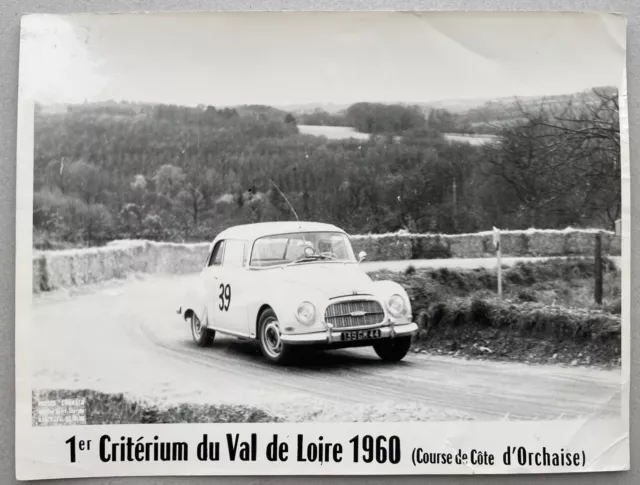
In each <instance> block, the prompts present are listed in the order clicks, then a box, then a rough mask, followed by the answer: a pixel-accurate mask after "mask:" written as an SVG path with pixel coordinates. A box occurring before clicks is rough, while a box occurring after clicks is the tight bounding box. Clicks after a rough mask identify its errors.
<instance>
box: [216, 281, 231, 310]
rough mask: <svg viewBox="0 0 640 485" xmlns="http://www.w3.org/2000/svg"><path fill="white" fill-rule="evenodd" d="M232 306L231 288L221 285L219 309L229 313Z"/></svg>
mask: <svg viewBox="0 0 640 485" xmlns="http://www.w3.org/2000/svg"><path fill="white" fill-rule="evenodd" d="M230 305H231V286H229V285H228V284H227V285H225V284H224V283H221V284H220V304H219V305H218V308H220V310H222V311H225V312H226V311H227V310H228V309H229V306H230Z"/></svg>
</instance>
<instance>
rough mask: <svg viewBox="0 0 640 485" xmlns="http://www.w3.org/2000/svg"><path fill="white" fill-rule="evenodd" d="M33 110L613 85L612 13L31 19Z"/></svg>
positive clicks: (26, 36) (616, 43)
mask: <svg viewBox="0 0 640 485" xmlns="http://www.w3.org/2000/svg"><path fill="white" fill-rule="evenodd" d="M22 39H23V43H22V44H23V45H22V48H21V49H22V51H21V55H22V58H21V81H20V82H21V90H22V94H23V95H27V96H31V97H33V98H35V99H36V100H37V101H40V102H44V103H55V102H82V101H84V100H85V99H86V100H88V101H96V100H108V99H115V100H130V101H144V102H162V103H174V104H186V105H197V104H208V105H215V106H221V105H236V104H248V103H260V104H271V105H288V104H303V103H315V102H321V103H326V102H331V103H352V102H357V101H381V102H385V101H388V102H393V101H400V102H429V101H435V100H445V99H457V98H485V97H501V96H512V95H519V96H526V95H540V94H543V95H544V94H559V93H568V92H575V91H579V90H583V89H586V88H589V87H592V86H601V85H616V86H617V85H619V84H620V80H621V77H622V69H623V62H624V55H625V54H624V46H625V32H624V18H623V17H618V16H599V15H595V14H538V13H531V14H529V13H527V14H517V13H484V14H483V13H426V14H419V15H418V14H412V13H382V12H377V13H250V14H246V13H244V14H242V13H223V14H222V13H219V14H183V15H176V14H164V15H157V14H154V15H149V14H145V15H104V16H89V15H82V16H80V15H78V16H42V15H38V16H30V17H27V18H25V19H24V20H23V33H22Z"/></svg>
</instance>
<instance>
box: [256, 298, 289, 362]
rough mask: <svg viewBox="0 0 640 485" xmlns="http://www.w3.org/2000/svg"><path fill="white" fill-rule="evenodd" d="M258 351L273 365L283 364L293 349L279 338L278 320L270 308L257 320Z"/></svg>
mask: <svg viewBox="0 0 640 485" xmlns="http://www.w3.org/2000/svg"><path fill="white" fill-rule="evenodd" d="M259 328H260V332H259V334H258V337H259V340H260V350H261V351H262V355H264V356H265V357H266V358H267V360H269V361H270V362H273V363H274V364H285V363H286V362H289V360H290V359H291V357H292V355H293V349H292V348H291V346H290V345H286V344H285V343H284V342H283V341H282V338H281V333H280V327H279V324H278V318H277V317H276V314H275V312H274V311H273V310H271V309H270V308H269V309H267V310H265V311H263V312H262V314H261V315H260V320H259Z"/></svg>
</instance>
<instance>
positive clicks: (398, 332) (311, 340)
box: [280, 322, 418, 345]
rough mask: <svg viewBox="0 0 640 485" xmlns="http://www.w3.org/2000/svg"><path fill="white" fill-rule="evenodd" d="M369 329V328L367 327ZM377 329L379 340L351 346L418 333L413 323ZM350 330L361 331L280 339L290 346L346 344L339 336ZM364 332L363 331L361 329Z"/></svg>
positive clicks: (357, 342)
mask: <svg viewBox="0 0 640 485" xmlns="http://www.w3.org/2000/svg"><path fill="white" fill-rule="evenodd" d="M368 328H371V327H368ZM376 328H379V329H380V331H381V333H382V335H381V337H380V339H375V340H369V341H354V342H353V345H357V344H362V343H363V342H370V343H373V342H376V341H378V340H381V339H385V338H394V337H406V336H410V335H413V334H414V333H415V332H417V331H418V325H417V324H415V323H412V322H411V323H402V324H395V325H385V326H383V327H376ZM351 330H361V329H359V328H357V327H354V328H348V329H347V328H345V329H340V330H336V329H327V330H323V331H321V332H313V333H303V334H282V335H280V338H281V339H282V341H283V342H284V343H285V344H290V345H315V344H328V345H331V344H345V345H349V344H348V343H346V342H344V341H342V340H341V339H340V334H341V333H342V332H343V331H351ZM362 330H364V329H362Z"/></svg>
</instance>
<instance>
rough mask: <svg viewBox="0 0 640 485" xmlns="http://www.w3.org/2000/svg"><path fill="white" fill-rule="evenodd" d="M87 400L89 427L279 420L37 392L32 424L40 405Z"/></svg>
mask: <svg viewBox="0 0 640 485" xmlns="http://www.w3.org/2000/svg"><path fill="white" fill-rule="evenodd" d="M81 398H84V399H85V419H86V424H144V423H273V422H278V421H280V419H279V418H277V417H275V416H272V415H271V414H268V413H266V412H265V411H263V410H261V409H258V408H254V407H251V406H244V405H235V404H186V403H182V404H177V405H165V406H162V405H158V404H154V403H150V402H146V401H142V400H136V399H133V398H131V397H127V396H125V395H123V394H108V393H103V392H97V391H93V390H89V389H79V390H59V389H56V390H51V389H46V390H38V391H34V392H33V393H32V424H33V425H34V426H43V425H42V424H39V423H38V403H39V402H41V401H54V400H59V399H81Z"/></svg>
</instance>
